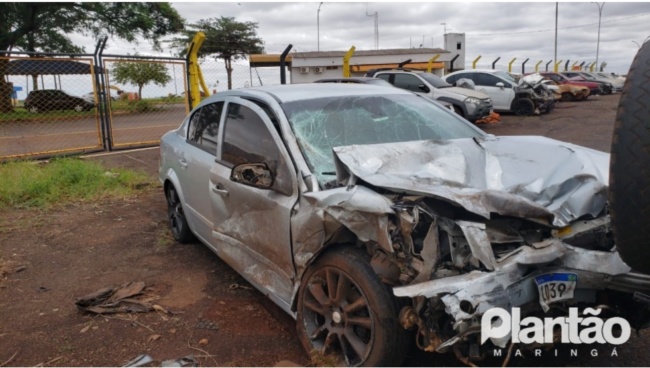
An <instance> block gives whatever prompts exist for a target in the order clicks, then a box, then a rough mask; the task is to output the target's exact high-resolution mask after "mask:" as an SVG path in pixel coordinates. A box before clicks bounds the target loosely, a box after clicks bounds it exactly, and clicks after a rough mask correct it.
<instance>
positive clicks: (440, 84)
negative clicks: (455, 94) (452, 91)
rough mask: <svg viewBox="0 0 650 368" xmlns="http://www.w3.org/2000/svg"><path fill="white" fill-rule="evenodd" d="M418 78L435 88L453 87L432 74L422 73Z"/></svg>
mask: <svg viewBox="0 0 650 368" xmlns="http://www.w3.org/2000/svg"><path fill="white" fill-rule="evenodd" d="M418 76H419V77H420V78H422V79H424V80H425V81H427V82H429V84H430V85H432V86H433V88H446V87H451V84H449V83H447V82H445V81H444V80H442V78H440V77H439V76H437V75H435V74H431V73H420V74H418Z"/></svg>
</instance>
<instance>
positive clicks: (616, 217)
mask: <svg viewBox="0 0 650 368" xmlns="http://www.w3.org/2000/svg"><path fill="white" fill-rule="evenodd" d="M611 153H612V155H611V160H610V167H609V172H610V174H609V187H610V190H609V205H610V210H611V215H612V228H613V231H614V240H615V241H616V247H617V249H618V252H619V254H620V255H621V258H623V260H624V261H625V262H626V263H627V264H628V265H629V266H630V267H632V268H633V269H634V270H636V271H640V272H644V273H650V244H649V243H650V226H648V224H649V223H650V42H646V43H645V44H644V45H643V47H641V49H640V50H639V52H638V53H637V55H636V57H635V58H634V61H633V62H632V65H631V67H630V72H629V73H628V74H627V80H626V81H625V86H624V87H623V92H622V94H621V99H620V102H619V104H618V111H617V113H616V124H615V126H614V135H613V138H612V150H611Z"/></svg>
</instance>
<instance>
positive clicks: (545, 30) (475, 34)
mask: <svg viewBox="0 0 650 368" xmlns="http://www.w3.org/2000/svg"><path fill="white" fill-rule="evenodd" d="M648 14H650V13H643V14H637V15H632V16H629V17H625V18H618V19H612V20H604V21H602V22H601V23H612V22H618V21H621V20H626V19H632V18H639V17H644V16H646V15H648ZM595 25H598V23H589V24H581V25H578V26H570V27H564V28H558V29H573V28H581V27H587V26H595ZM554 30H555V29H554V28H549V29H539V30H536V31H522V32H499V33H467V36H501V35H513V34H529V33H543V32H551V31H554Z"/></svg>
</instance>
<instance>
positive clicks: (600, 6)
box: [592, 3, 605, 71]
mask: <svg viewBox="0 0 650 368" xmlns="http://www.w3.org/2000/svg"><path fill="white" fill-rule="evenodd" d="M592 4H596V6H598V41H597V42H596V68H598V71H600V67H599V66H598V51H600V19H601V18H602V16H603V7H604V6H605V3H602V4H599V3H592Z"/></svg>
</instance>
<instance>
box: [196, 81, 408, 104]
mask: <svg viewBox="0 0 650 368" xmlns="http://www.w3.org/2000/svg"><path fill="white" fill-rule="evenodd" d="M364 95H367V96H370V95H411V96H412V95H413V94H412V93H411V92H409V91H406V90H401V89H398V88H394V87H392V86H390V87H389V86H381V85H371V84H361V83H301V84H284V85H274V86H263V87H248V88H239V89H233V90H230V91H223V92H219V93H218V94H216V95H213V96H212V97H210V98H206V99H205V100H204V102H211V101H214V100H217V99H219V97H220V96H249V97H260V98H264V97H267V98H268V97H271V98H273V99H275V100H277V101H278V102H280V103H284V102H292V101H300V100H310V99H315V98H323V97H345V96H364Z"/></svg>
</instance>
